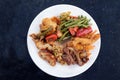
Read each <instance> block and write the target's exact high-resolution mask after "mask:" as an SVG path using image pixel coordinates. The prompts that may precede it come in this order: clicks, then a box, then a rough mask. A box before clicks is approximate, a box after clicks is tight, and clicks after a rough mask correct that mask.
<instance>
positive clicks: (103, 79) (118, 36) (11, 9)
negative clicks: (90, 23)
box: [0, 0, 120, 80]
mask: <svg viewBox="0 0 120 80" xmlns="http://www.w3.org/2000/svg"><path fill="white" fill-rule="evenodd" d="M56 4H72V5H75V6H78V7H80V8H82V9H84V10H85V11H87V12H88V13H89V14H90V15H91V16H92V17H93V18H94V19H95V21H96V23H97V24H98V26H99V29H100V31H101V36H102V44H101V50H100V54H99V57H98V58H97V60H96V62H95V63H94V64H93V65H92V67H90V69H88V70H87V71H86V72H84V73H83V74H80V75H78V76H76V77H73V78H67V79H70V80H120V46H119V45H120V33H119V31H120V0H116V1H115V0H0V80H67V79H62V78H56V77H52V76H50V75H47V74H46V73H44V72H42V71H41V70H40V69H39V68H38V67H36V65H35V64H34V63H33V61H32V60H31V58H30V56H29V53H28V50H27V45H26V35H27V31H28V28H29V26H30V24H31V22H32V20H33V19H34V17H35V16H36V15H37V14H38V13H39V12H40V11H42V10H43V9H45V8H47V7H49V6H52V5H56Z"/></svg>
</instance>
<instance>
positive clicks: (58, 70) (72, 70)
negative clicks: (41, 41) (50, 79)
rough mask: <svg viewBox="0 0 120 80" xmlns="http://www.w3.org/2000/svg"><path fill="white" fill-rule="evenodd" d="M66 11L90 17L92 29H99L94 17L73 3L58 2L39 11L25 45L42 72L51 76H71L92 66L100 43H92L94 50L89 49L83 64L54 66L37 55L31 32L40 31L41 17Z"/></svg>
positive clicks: (99, 41)
mask: <svg viewBox="0 0 120 80" xmlns="http://www.w3.org/2000/svg"><path fill="white" fill-rule="evenodd" d="M66 11H71V15H74V16H78V15H84V16H86V17H87V18H88V19H91V21H90V23H91V24H92V26H91V27H92V29H93V30H97V31H98V33H99V29H98V26H97V24H96V23H95V21H94V19H93V18H92V17H91V16H90V15H89V14H88V13H87V12H85V11H84V10H83V9H81V8H78V7H76V6H73V5H66V4H60V5H55V6H51V7H49V8H47V9H45V10H43V11H42V12H40V13H39V14H38V15H37V16H36V17H35V19H34V20H33V21H32V23H31V25H30V28H29V31H28V34H27V46H28V51H29V54H30V56H31V58H32V60H33V62H34V63H35V64H36V65H37V66H38V67H39V68H40V69H41V70H42V71H44V72H46V73H47V74H50V75H52V76H56V77H63V78H67V77H73V76H76V75H79V74H81V73H83V72H85V71H86V70H87V69H88V68H90V67H91V66H92V64H93V63H94V62H95V60H96V58H97V56H98V54H99V50H100V45H101V39H99V40H98V41H97V42H95V43H94V46H95V48H94V50H92V51H91V56H90V59H89V61H88V62H87V63H86V64H84V65H83V66H78V65H70V66H68V65H61V64H59V63H57V64H56V65H55V66H50V65H49V64H48V62H46V61H45V60H43V59H42V58H41V57H39V55H38V49H37V48H36V46H35V44H34V42H33V40H32V38H31V37H30V36H29V35H30V34H32V33H38V32H39V31H40V28H39V25H40V24H41V21H42V19H43V18H46V17H52V16H58V15H60V13H62V12H66Z"/></svg>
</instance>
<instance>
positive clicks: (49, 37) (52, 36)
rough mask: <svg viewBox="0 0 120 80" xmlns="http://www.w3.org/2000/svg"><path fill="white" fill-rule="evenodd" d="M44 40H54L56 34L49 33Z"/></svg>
mask: <svg viewBox="0 0 120 80" xmlns="http://www.w3.org/2000/svg"><path fill="white" fill-rule="evenodd" d="M45 40H46V41H47V42H49V41H55V40H57V35H56V34H51V35H49V36H47V37H46V38H45Z"/></svg>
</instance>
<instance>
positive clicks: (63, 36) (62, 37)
mask: <svg viewBox="0 0 120 80" xmlns="http://www.w3.org/2000/svg"><path fill="white" fill-rule="evenodd" d="M68 33H69V31H66V32H65V33H64V34H63V35H62V36H61V37H60V39H59V40H58V41H59V42H60V41H62V40H63V39H64V38H65V37H66V35H67V34H68Z"/></svg>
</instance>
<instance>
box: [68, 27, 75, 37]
mask: <svg viewBox="0 0 120 80" xmlns="http://www.w3.org/2000/svg"><path fill="white" fill-rule="evenodd" d="M69 32H70V34H71V35H72V36H75V31H74V28H69Z"/></svg>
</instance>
